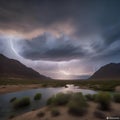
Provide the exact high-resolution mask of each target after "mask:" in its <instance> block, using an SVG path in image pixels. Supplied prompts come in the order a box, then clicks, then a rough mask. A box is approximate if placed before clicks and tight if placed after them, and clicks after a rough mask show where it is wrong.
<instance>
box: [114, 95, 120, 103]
mask: <svg viewBox="0 0 120 120" xmlns="http://www.w3.org/2000/svg"><path fill="white" fill-rule="evenodd" d="M113 99H114V101H115V102H117V103H120V93H115V94H114V95H113Z"/></svg>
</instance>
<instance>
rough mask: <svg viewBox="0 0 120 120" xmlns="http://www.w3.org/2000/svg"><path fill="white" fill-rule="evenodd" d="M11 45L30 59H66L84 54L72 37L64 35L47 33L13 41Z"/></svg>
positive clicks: (76, 57) (80, 56)
mask: <svg viewBox="0 0 120 120" xmlns="http://www.w3.org/2000/svg"><path fill="white" fill-rule="evenodd" d="M76 42H77V41H76ZM13 46H14V48H15V49H16V51H17V52H18V53H19V54H20V55H21V56H23V57H25V58H27V59H32V60H53V61H66V60H71V59H78V58H82V57H84V56H85V55H86V52H85V50H84V49H83V48H82V46H78V45H76V44H75V41H74V40H73V39H72V40H71V39H70V38H68V37H67V36H65V35H61V36H60V37H59V38H56V37H54V36H53V35H51V34H49V33H44V34H43V35H41V36H38V37H36V38H33V39H32V40H19V41H13Z"/></svg>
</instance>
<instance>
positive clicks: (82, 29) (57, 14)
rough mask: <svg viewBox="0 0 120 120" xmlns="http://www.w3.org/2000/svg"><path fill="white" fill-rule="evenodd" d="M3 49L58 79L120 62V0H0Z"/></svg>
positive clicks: (0, 45) (83, 75)
mask: <svg viewBox="0 0 120 120" xmlns="http://www.w3.org/2000/svg"><path fill="white" fill-rule="evenodd" d="M0 53H1V54H4V55H5V56H7V57H9V58H14V59H17V60H19V61H20V62H22V63H23V64H25V65H27V66H29V67H32V68H33V69H35V70H37V71H38V72H40V73H41V74H43V75H46V76H49V77H51V78H55V79H56V78H57V79H83V78H88V77H89V76H90V75H92V74H93V73H94V72H95V71H96V70H98V69H99V68H100V67H101V66H103V65H105V64H108V63H111V62H120V1H119V0H0Z"/></svg>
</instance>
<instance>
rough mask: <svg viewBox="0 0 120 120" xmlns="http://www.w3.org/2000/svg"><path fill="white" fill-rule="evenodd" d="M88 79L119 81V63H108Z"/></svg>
mask: <svg viewBox="0 0 120 120" xmlns="http://www.w3.org/2000/svg"><path fill="white" fill-rule="evenodd" d="M90 79H120V63H110V64H107V65H105V66H103V67H101V68H100V69H99V70H98V71H96V72H95V73H94V74H93V75H92V76H91V77H90Z"/></svg>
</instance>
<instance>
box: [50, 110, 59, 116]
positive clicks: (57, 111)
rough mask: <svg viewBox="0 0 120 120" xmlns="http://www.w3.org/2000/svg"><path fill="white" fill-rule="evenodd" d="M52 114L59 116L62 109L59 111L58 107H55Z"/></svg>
mask: <svg viewBox="0 0 120 120" xmlns="http://www.w3.org/2000/svg"><path fill="white" fill-rule="evenodd" d="M51 115H52V116H53V117H56V116H59V115H60V111H59V110H58V109H56V108H53V109H52V110H51Z"/></svg>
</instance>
